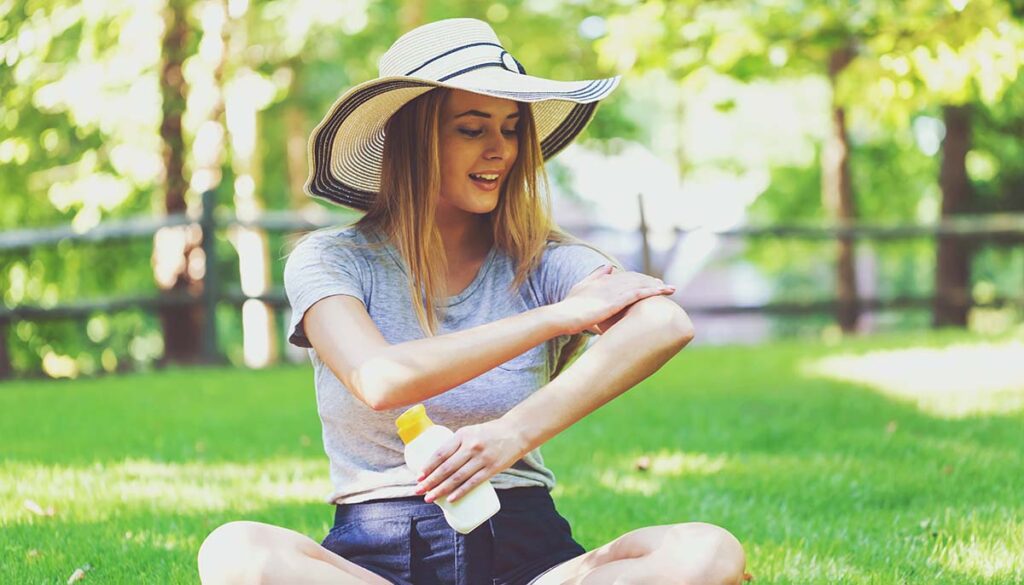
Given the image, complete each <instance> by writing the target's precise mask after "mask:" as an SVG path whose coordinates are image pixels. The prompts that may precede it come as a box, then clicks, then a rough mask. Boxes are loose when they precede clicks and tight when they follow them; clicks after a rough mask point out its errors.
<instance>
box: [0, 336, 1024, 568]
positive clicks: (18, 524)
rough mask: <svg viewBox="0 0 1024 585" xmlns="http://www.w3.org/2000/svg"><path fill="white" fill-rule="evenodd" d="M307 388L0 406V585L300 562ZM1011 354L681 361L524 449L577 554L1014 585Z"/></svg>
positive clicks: (821, 350)
mask: <svg viewBox="0 0 1024 585" xmlns="http://www.w3.org/2000/svg"><path fill="white" fill-rule="evenodd" d="M312 382H313V381H312V372H311V370H310V368H309V367H305V366H304V367H296V366H289V367H279V368H274V369H270V370H264V371H247V370H241V369H227V368H221V369H181V370H171V371H163V372H158V373H151V374H136V375H125V376H120V377H111V378H100V379H91V380H79V381H73V382H68V381H53V382H43V381H18V382H9V383H6V384H0V523H2V526H3V528H2V532H0V582H2V583H13V584H22V583H25V584H36V583H53V584H57V583H66V582H67V581H68V578H69V576H71V575H72V573H73V572H74V571H75V570H76V569H77V568H82V569H83V570H84V571H85V579H84V580H83V581H82V583H192V582H198V579H197V578H196V568H195V553H196V550H197V549H198V547H199V544H200V543H201V542H202V539H203V537H204V536H205V535H206V534H207V533H208V532H209V531H210V530H211V529H213V528H214V527H215V526H217V525H219V524H221V523H223V522H227V521H230V520H235V519H242V518H244V519H252V520H260V521H263V522H270V523H274V524H279V525H282V526H287V527H290V528H292V529H295V530H298V531H300V532H303V533H305V534H307V535H309V536H310V537H312V538H314V539H317V540H319V539H320V538H321V537H322V536H323V535H324V534H325V533H326V531H327V529H328V527H329V524H330V522H331V514H332V510H331V508H330V507H329V506H327V505H326V504H324V503H323V500H322V498H323V497H324V496H325V495H326V494H327V493H328V492H329V490H330V486H329V483H328V476H327V462H326V459H325V458H324V455H323V452H322V449H321V445H320V440H319V421H318V419H317V416H316V410H315V402H314V396H313V388H312ZM1022 446H1024V335H1022V334H1017V335H1016V337H1014V336H1002V337H999V338H991V337H979V336H975V335H968V334H964V333H957V332H943V333H941V334H935V333H922V334H918V335H901V336H886V337H876V338H870V339H850V340H843V341H839V342H834V343H824V342H817V343H811V342H797V341H794V342H786V343H778V344H772V345H766V346H729V347H702V346H695V347H691V348H688V349H686V350H685V351H683V352H682V353H681V354H680V355H679V356H677V358H676V359H675V360H673V361H672V362H670V363H669V364H668V365H666V367H664V368H663V369H662V370H661V371H659V372H658V373H656V374H655V375H654V376H652V377H651V378H649V379H648V380H647V381H645V382H644V383H643V384H641V385H639V386H638V387H636V388H634V389H633V390H631V391H630V392H628V393H627V394H625V395H624V396H622V397H621V398H619V399H617V400H615V401H613V402H612V403H610V404H608V405H607V406H605V407H604V408H603V409H601V410H599V411H598V412H596V413H594V414H593V415H592V416H590V417H588V418H587V419H585V420H584V421H582V422H581V423H579V424H577V425H576V426H574V427H573V428H571V429H569V430H568V431H566V432H565V433H563V434H562V435H561V436H559V437H556V438H555V439H554V440H553V441H552V442H551V443H549V444H548V445H547V446H545V449H544V454H545V458H546V461H547V462H548V464H549V465H550V466H551V467H552V468H553V469H554V470H555V472H556V474H557V475H558V481H559V485H558V487H557V488H556V490H555V492H554V496H555V500H556V502H557V505H558V507H559V510H560V511H561V512H562V513H563V514H564V515H565V516H566V517H567V518H568V519H569V520H570V522H571V523H572V525H573V528H574V533H575V535H576V537H577V539H578V540H579V541H580V542H581V543H582V544H583V545H584V546H585V547H586V548H588V549H590V548H593V547H595V546H598V545H599V544H601V543H604V542H606V541H608V540H610V539H612V538H614V537H615V536H617V535H619V534H621V533H623V532H626V531H628V530H631V529H633V528H636V527H640V526H644V525H650V524H662V523H670V522H682V521H689V520H703V521H708V522H714V523H716V524H719V525H722V526H725V527H727V528H728V529H729V530H731V531H732V532H733V533H734V534H736V535H737V537H739V538H740V540H741V541H743V543H744V544H745V546H746V549H747V554H748V557H749V562H750V564H749V571H750V572H751V573H753V574H754V576H755V583H801V584H805V583H806V584H821V583H850V584H868V583H874V584H886V585H888V584H897V583H915V584H916V583H920V584H923V585H924V584H926V585H941V584H995V583H1000V584H1002V583H1024V453H1022Z"/></svg>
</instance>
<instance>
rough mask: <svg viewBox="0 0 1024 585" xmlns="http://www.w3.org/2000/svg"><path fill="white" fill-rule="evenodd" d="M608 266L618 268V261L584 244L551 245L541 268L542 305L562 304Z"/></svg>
mask: <svg viewBox="0 0 1024 585" xmlns="http://www.w3.org/2000/svg"><path fill="white" fill-rule="evenodd" d="M608 264H612V265H618V263H617V262H616V261H615V260H614V259H612V258H609V257H607V256H605V255H604V254H602V253H601V252H598V251H597V250H595V249H594V248H591V247H589V246H585V245H583V244H551V245H549V246H548V249H547V250H546V251H545V252H544V257H543V258H542V259H541V264H540V267H539V282H540V288H541V295H542V296H543V297H544V298H543V299H542V302H543V303H544V304H545V305H550V304H554V303H557V302H560V301H562V300H563V299H564V298H565V297H566V296H568V295H569V291H570V290H571V289H572V287H574V286H575V285H576V283H578V282H579V281H581V280H583V279H584V278H586V277H587V275H589V274H590V273H591V272H593V271H595V270H597V269H598V268H600V267H602V266H606V265H608Z"/></svg>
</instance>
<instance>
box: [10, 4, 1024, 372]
mask: <svg viewBox="0 0 1024 585" xmlns="http://www.w3.org/2000/svg"><path fill="white" fill-rule="evenodd" d="M453 16H468V17H474V18H479V19H482V20H486V21H487V22H489V23H490V24H491V25H492V26H493V27H494V29H495V30H496V31H497V33H498V35H499V37H500V38H501V40H502V42H503V44H504V45H505V47H506V48H508V49H509V50H510V52H512V54H513V55H515V57H516V58H517V59H518V60H519V61H520V62H522V63H523V65H524V66H525V67H526V68H527V70H528V71H529V72H530V74H533V75H538V76H542V77H548V78H553V79H591V78H597V77H606V76H610V75H615V74H619V75H623V76H624V79H623V82H622V84H621V86H620V88H619V89H618V90H617V91H616V93H615V94H613V96H612V98H610V99H609V100H607V101H606V102H605V103H604V104H602V106H601V108H600V109H599V110H598V115H597V117H596V119H595V120H594V122H593V123H592V124H591V125H590V127H589V128H588V130H587V131H586V132H585V134H584V135H583V136H582V137H581V139H580V140H579V141H578V142H577V143H576V144H574V145H573V146H572V147H570V148H569V149H567V150H566V151H564V152H563V153H562V154H560V155H559V156H558V157H556V158H555V159H554V160H552V161H551V162H550V163H549V165H548V172H549V174H550V176H551V178H552V186H553V200H554V212H555V218H556V220H557V221H558V222H559V224H560V225H562V226H563V227H565V228H566V229H568V230H569V231H571V232H573V233H574V234H576V235H578V236H581V237H583V238H585V239H588V240H589V241H591V242H593V243H595V244H597V245H598V246H600V247H602V248H603V249H605V250H607V251H608V252H610V253H612V254H614V255H615V256H617V257H618V258H619V259H620V260H622V261H623V262H624V263H625V264H626V265H627V266H628V267H630V268H631V269H634V270H642V271H645V272H648V273H651V274H655V275H658V276H661V277H663V278H664V279H665V280H666V281H667V282H671V283H673V284H675V285H676V286H677V287H678V292H677V293H676V295H675V299H676V300H677V301H678V302H679V303H680V304H681V305H682V306H683V307H684V308H685V309H686V310H687V311H688V312H689V313H690V314H691V316H692V318H693V320H694V322H695V325H696V328H697V331H698V335H697V338H696V340H695V341H694V343H696V344H722V343H760V342H765V341H768V340H773V339H778V338H781V337H810V338H820V339H823V340H829V339H836V338H840V337H843V336H847V335H867V334H871V333H873V332H881V331H902V330H924V329H931V328H946V327H949V328H959V329H964V330H971V331H977V332H983V333H1004V332H1009V331H1014V330H1016V331H1021V327H1022V322H1024V81H1022V78H1021V75H1020V72H1021V68H1022V64H1024V2H1021V1H1019V0H1013V1H997V0H910V1H907V2H873V1H868V2H863V1H861V2H858V1H853V0H849V1H835V2H827V3H826V2H804V1H800V0H776V1H764V0H759V1H756V2H755V1H739V0H737V1H731V0H726V1H719V2H706V1H704V2H698V1H691V0H673V1H671V2H665V1H646V2H634V1H630V0H565V1H558V0H522V1H520V0H508V1H494V2H488V1H484V2H469V1H464V0H463V1H455V0H453V1H443V0H337V1H333V2H323V1H321V0H251V1H249V0H197V1H186V0H103V1H98V0H86V1H59V0H51V1H26V0H0V198H2V202H3V204H2V205H0V291H2V303H0V377H36V376H47V377H58V378H61V377H69V378H74V377H79V376H91V375H97V374H102V373H105V372H106V373H111V372H122V371H137V370H146V369H152V368H155V367H159V366H161V365H164V364H169V363H207V362H222V363H223V362H227V363H231V364H236V365H246V366H249V367H262V366H266V365H268V364H272V363H276V362H282V361H305V359H306V357H305V352H304V351H296V350H295V348H289V347H288V346H287V343H286V342H285V334H284V332H285V323H286V322H287V317H288V315H287V312H288V306H287V303H286V301H285V299H284V295H283V290H282V288H281V273H282V270H283V266H284V262H283V257H284V256H285V255H286V254H287V251H288V246H289V244H290V243H292V242H294V241H295V239H297V238H298V237H299V236H300V235H301V234H302V233H304V232H305V231H308V230H309V229H313V228H315V227H318V226H327V225H333V224H338V223H346V222H348V221H352V220H354V219H355V218H356V217H357V216H356V215H354V214H353V213H352V212H346V211H345V210H343V209H341V208H337V207H330V206H327V205H325V204H321V203H318V202H316V201H313V200H312V199H311V198H309V197H307V196H306V195H304V194H303V193H302V185H303V183H304V181H305V179H306V175H307V169H308V166H307V150H306V148H307V140H308V137H309V134H310V132H311V131H312V129H313V127H314V126H315V125H316V124H317V123H318V122H319V121H320V119H321V117H322V116H323V115H324V114H325V113H326V111H327V109H328V108H329V107H330V106H331V104H332V103H333V102H334V100H335V99H336V98H337V97H338V96H339V95H340V94H341V93H342V92H344V91H345V90H346V89H347V88H349V87H351V86H352V85H355V84H357V83H360V82H362V81H366V80H368V79H371V78H373V77H375V76H376V75H377V59H378V58H379V56H380V55H381V54H382V53H383V52H384V51H385V50H386V49H387V47H388V46H389V45H390V44H391V43H392V42H393V41H394V40H395V39H396V38H397V37H398V36H399V35H400V34H401V33H402V32H404V31H406V30H409V29H411V28H413V27H415V26H417V25H419V24H423V23H425V22H429V21H432V20H436V19H440V18H447V17H453Z"/></svg>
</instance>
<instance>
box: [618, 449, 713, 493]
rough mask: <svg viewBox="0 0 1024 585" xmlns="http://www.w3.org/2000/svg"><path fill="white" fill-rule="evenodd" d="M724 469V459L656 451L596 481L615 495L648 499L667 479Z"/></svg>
mask: <svg viewBox="0 0 1024 585" xmlns="http://www.w3.org/2000/svg"><path fill="white" fill-rule="evenodd" d="M724 468H725V457H721V456H718V457H709V456H708V455H706V454H704V453H684V452H682V451H659V452H658V453H656V454H654V455H647V456H640V457H630V458H629V459H624V460H622V461H621V462H620V463H619V464H617V465H615V466H614V467H612V468H609V469H605V470H604V471H602V472H601V473H600V475H599V476H598V482H599V483H600V484H601V485H602V486H604V487H606V488H608V489H610V490H613V491H615V492H618V493H633V494H642V495H645V496H652V495H654V494H656V493H658V492H659V491H661V488H662V486H663V484H664V482H665V481H666V480H668V479H672V478H676V477H682V476H705V475H713V474H715V473H718V472H719V471H721V470H722V469H724Z"/></svg>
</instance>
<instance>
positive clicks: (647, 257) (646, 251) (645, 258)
mask: <svg viewBox="0 0 1024 585" xmlns="http://www.w3.org/2000/svg"><path fill="white" fill-rule="evenodd" d="M636 202H637V205H638V206H639V207H640V253H641V254H642V262H643V271H644V274H647V275H650V276H654V277H657V278H661V274H655V273H654V267H653V266H651V246H650V243H649V242H648V241H647V232H648V229H647V217H646V216H645V215H644V194H643V193H637V194H636Z"/></svg>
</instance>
